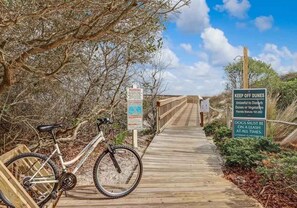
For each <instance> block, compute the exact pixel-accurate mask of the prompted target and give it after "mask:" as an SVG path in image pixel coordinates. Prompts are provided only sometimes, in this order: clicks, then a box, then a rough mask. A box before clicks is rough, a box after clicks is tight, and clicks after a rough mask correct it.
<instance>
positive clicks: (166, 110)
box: [157, 96, 187, 133]
mask: <svg viewBox="0 0 297 208" xmlns="http://www.w3.org/2000/svg"><path fill="white" fill-rule="evenodd" d="M186 104H187V96H180V97H172V98H167V99H164V100H159V101H157V133H159V132H161V131H163V130H164V128H165V127H166V126H167V125H168V124H169V123H170V122H171V120H172V119H173V117H174V115H175V114H177V113H178V112H179V111H180V110H182V109H183V108H184V107H185V106H186Z"/></svg>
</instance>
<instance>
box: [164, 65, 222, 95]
mask: <svg viewBox="0 0 297 208" xmlns="http://www.w3.org/2000/svg"><path fill="white" fill-rule="evenodd" d="M170 72H171V74H174V75H175V77H174V78H173V77H172V76H164V81H165V82H167V90H166V91H165V92H164V94H175V95H216V94H219V93H220V92H222V91H223V89H224V81H223V74H222V73H223V70H221V68H219V67H213V66H212V65H210V64H209V63H207V62H203V61H199V62H197V63H194V64H193V65H180V66H179V67H178V68H175V69H170ZM214 83H215V84H214Z"/></svg>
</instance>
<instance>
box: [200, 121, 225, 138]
mask: <svg viewBox="0 0 297 208" xmlns="http://www.w3.org/2000/svg"><path fill="white" fill-rule="evenodd" d="M222 126H224V124H223V122H222V121H221V120H214V121H213V122H211V123H208V124H206V125H205V127H204V128H203V130H204V132H205V135H206V136H212V135H214V134H215V132H216V130H217V129H218V128H220V127H222Z"/></svg>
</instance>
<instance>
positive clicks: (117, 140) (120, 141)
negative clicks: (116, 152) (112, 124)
mask: <svg viewBox="0 0 297 208" xmlns="http://www.w3.org/2000/svg"><path fill="white" fill-rule="evenodd" d="M127 135H128V132H127V131H123V132H120V133H119V134H117V135H116V136H115V141H114V142H115V144H116V145H121V144H123V143H124V142H125V139H126V137H127Z"/></svg>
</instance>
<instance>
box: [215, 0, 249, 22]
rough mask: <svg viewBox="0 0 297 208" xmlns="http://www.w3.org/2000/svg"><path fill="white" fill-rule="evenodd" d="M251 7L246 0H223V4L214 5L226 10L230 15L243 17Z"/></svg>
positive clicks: (218, 8) (221, 10) (220, 9)
mask: <svg viewBox="0 0 297 208" xmlns="http://www.w3.org/2000/svg"><path fill="white" fill-rule="evenodd" d="M250 7H251V4H250V2H249V1H248V0H223V5H216V6H215V9H216V10H218V11H220V12H223V11H226V12H228V14H229V15H230V16H233V17H237V18H240V19H243V18H245V17H247V11H248V10H249V8H250Z"/></svg>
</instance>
